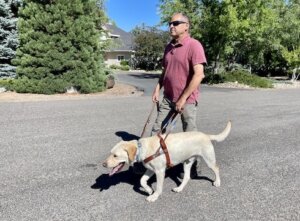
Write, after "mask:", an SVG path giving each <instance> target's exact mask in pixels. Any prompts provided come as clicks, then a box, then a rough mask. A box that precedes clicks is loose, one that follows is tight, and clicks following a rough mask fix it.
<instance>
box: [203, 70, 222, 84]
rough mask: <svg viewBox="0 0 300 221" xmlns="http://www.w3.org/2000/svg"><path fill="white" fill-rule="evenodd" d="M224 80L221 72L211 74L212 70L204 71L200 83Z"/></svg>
mask: <svg viewBox="0 0 300 221" xmlns="http://www.w3.org/2000/svg"><path fill="white" fill-rule="evenodd" d="M223 82H224V76H223V75H221V74H213V73H212V72H206V73H205V78H204V79H203V81H202V83H204V84H220V83H223Z"/></svg>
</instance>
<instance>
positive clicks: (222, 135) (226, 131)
mask: <svg viewBox="0 0 300 221" xmlns="http://www.w3.org/2000/svg"><path fill="white" fill-rule="evenodd" d="M230 130H231V121H228V123H227V126H226V128H225V129H224V130H223V131H222V132H221V133H220V134H218V135H208V136H209V138H210V140H215V141H217V142H221V141H223V140H225V138H226V137H227V136H228V134H229V133H230Z"/></svg>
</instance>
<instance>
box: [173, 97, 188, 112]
mask: <svg viewBox="0 0 300 221" xmlns="http://www.w3.org/2000/svg"><path fill="white" fill-rule="evenodd" d="M185 103H186V99H185V98H180V99H179V100H178V101H177V102H176V106H175V109H176V111H177V112H179V113H181V112H182V111H183V109H184V105H185Z"/></svg>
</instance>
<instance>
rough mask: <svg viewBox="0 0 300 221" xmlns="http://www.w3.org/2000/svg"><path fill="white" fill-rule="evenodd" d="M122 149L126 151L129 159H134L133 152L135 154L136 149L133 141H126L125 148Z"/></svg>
mask: <svg viewBox="0 0 300 221" xmlns="http://www.w3.org/2000/svg"><path fill="white" fill-rule="evenodd" d="M124 150H125V151H126V152H127V154H128V159H129V161H131V162H132V161H134V158H135V154H136V151H137V147H136V145H135V144H134V143H132V142H128V143H127V144H126V145H125V148H124Z"/></svg>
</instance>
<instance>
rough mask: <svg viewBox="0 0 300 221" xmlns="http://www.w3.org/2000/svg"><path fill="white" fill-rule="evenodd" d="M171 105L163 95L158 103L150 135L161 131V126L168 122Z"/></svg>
mask: <svg viewBox="0 0 300 221" xmlns="http://www.w3.org/2000/svg"><path fill="white" fill-rule="evenodd" d="M172 106H173V104H172V102H171V101H169V100H168V99H166V98H165V97H164V98H163V100H162V102H161V103H160V105H159V110H158V113H157V117H156V120H155V122H154V125H153V127H152V131H151V136H153V135H156V134H157V133H158V132H159V131H161V130H162V128H163V126H164V125H165V124H166V123H167V122H168V120H169V118H170V116H171V114H172ZM163 132H164V131H163Z"/></svg>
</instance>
